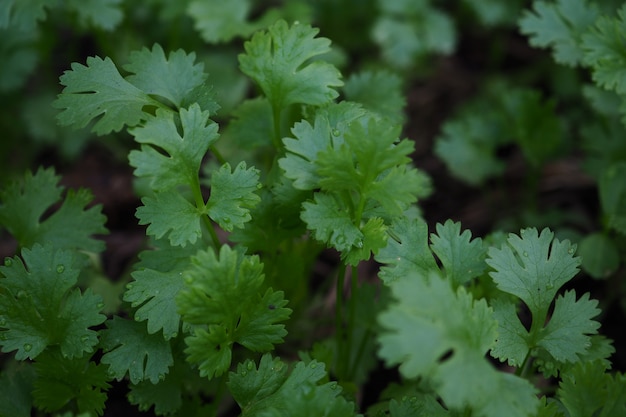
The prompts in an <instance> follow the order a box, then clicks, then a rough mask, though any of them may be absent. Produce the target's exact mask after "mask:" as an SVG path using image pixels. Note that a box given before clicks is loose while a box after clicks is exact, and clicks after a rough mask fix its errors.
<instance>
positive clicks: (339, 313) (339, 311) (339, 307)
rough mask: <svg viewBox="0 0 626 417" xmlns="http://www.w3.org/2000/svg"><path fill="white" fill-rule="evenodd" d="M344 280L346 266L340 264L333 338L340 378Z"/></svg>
mask: <svg viewBox="0 0 626 417" xmlns="http://www.w3.org/2000/svg"><path fill="white" fill-rule="evenodd" d="M345 280H346V264H345V262H342V263H341V266H340V268H339V273H338V275H337V288H336V292H337V294H336V296H335V338H336V344H337V359H338V362H337V364H336V373H337V375H338V376H339V377H340V378H341V376H343V375H344V368H345V365H346V364H345V362H344V360H343V359H344V353H343V351H344V349H345V343H344V341H343V335H344V329H343V285H344V282H345Z"/></svg>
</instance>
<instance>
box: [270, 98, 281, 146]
mask: <svg viewBox="0 0 626 417" xmlns="http://www.w3.org/2000/svg"><path fill="white" fill-rule="evenodd" d="M280 111H281V108H280V107H279V106H272V118H273V119H274V136H273V137H272V142H273V143H274V147H275V148H276V152H277V153H280V152H279V151H280V149H282V143H281V141H280Z"/></svg>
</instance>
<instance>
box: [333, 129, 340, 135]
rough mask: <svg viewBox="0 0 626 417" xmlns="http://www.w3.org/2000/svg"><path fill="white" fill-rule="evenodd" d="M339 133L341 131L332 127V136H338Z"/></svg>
mask: <svg viewBox="0 0 626 417" xmlns="http://www.w3.org/2000/svg"><path fill="white" fill-rule="evenodd" d="M339 135H341V132H340V131H339V129H333V136H339Z"/></svg>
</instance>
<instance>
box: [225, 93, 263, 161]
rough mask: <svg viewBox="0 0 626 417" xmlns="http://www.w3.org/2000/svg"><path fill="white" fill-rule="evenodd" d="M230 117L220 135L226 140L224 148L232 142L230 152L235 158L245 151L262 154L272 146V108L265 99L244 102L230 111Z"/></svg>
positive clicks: (259, 98) (257, 98)
mask: <svg viewBox="0 0 626 417" xmlns="http://www.w3.org/2000/svg"><path fill="white" fill-rule="evenodd" d="M231 117H232V119H231V121H230V122H229V123H228V125H227V126H226V130H225V131H224V133H223V135H222V136H223V137H225V138H226V140H224V141H223V142H222V143H224V144H225V146H226V145H228V144H230V143H231V142H234V143H233V147H234V149H233V150H232V152H233V153H236V156H237V157H241V153H243V152H245V151H253V150H259V153H263V152H264V151H265V150H266V149H267V148H269V147H271V146H272V136H273V135H274V130H273V129H274V127H273V126H272V107H271V106H270V103H269V102H268V101H267V99H266V98H265V97H256V98H253V99H249V100H246V101H244V102H243V103H241V104H240V105H239V106H238V107H236V108H235V109H234V110H233V111H232V113H231ZM243 160H247V159H245V158H243Z"/></svg>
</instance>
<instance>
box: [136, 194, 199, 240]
mask: <svg viewBox="0 0 626 417" xmlns="http://www.w3.org/2000/svg"><path fill="white" fill-rule="evenodd" d="M141 202H142V203H143V206H141V207H138V208H137V212H136V214H135V215H136V216H137V218H138V219H139V224H144V225H145V224H147V225H148V229H147V230H146V233H147V234H148V235H151V236H154V237H156V238H157V239H160V238H161V237H163V236H165V235H167V237H168V239H169V241H170V244H171V245H172V246H183V247H184V246H186V245H187V244H188V243H191V244H193V243H195V242H196V240H198V238H199V237H200V236H202V229H201V226H200V217H201V216H202V214H203V213H202V212H201V211H200V210H199V209H198V208H197V207H196V206H194V205H193V204H191V203H190V202H189V201H187V200H186V199H185V197H183V196H182V195H181V194H180V193H179V192H178V191H177V190H176V189H170V190H168V191H164V192H161V193H157V194H155V195H154V197H144V198H142V199H141Z"/></svg>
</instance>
